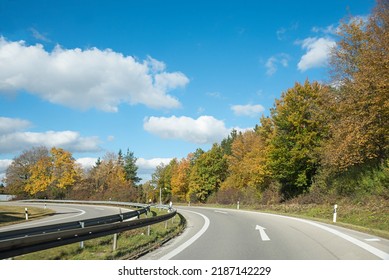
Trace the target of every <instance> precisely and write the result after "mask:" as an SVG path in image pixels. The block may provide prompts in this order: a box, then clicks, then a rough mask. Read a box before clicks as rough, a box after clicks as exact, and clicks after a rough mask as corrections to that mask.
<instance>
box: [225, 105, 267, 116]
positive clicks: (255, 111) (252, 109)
mask: <svg viewBox="0 0 389 280" xmlns="http://www.w3.org/2000/svg"><path fill="white" fill-rule="evenodd" d="M231 109H232V111H233V112H234V114H235V115H237V116H248V117H257V116H258V115H259V114H260V113H263V112H264V111H265V108H264V107H263V106H262V105H260V104H258V105H252V104H247V105H233V106H231Z"/></svg>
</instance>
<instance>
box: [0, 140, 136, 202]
mask: <svg viewBox="0 0 389 280" xmlns="http://www.w3.org/2000/svg"><path fill="white" fill-rule="evenodd" d="M136 160H137V158H136V157H135V156H134V153H133V152H130V151H129V150H127V153H126V154H123V152H122V151H121V150H119V152H118V153H117V154H115V153H106V155H105V156H104V157H103V159H100V158H98V159H97V161H96V163H95V164H94V166H93V167H92V168H90V169H89V170H85V169H83V168H82V167H81V165H80V164H78V163H77V162H76V160H75V159H74V158H73V156H72V154H71V153H70V152H69V151H66V150H64V149H61V148H56V147H53V148H51V149H50V150H49V149H47V148H46V147H34V148H32V149H30V150H26V151H23V152H22V153H21V154H20V155H19V156H18V157H16V158H14V160H13V161H12V163H11V165H10V166H9V167H8V168H7V170H6V178H5V183H6V188H7V192H8V193H11V194H14V195H17V196H18V197H19V198H49V199H64V198H70V199H80V200H121V201H138V200H139V199H141V197H142V192H141V188H138V185H137V184H138V183H139V182H140V180H141V178H139V177H138V176H137V170H138V167H137V166H136Z"/></svg>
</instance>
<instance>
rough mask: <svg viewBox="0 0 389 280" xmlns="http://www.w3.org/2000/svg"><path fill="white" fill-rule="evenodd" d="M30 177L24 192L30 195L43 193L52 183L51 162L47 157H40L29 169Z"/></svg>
mask: <svg viewBox="0 0 389 280" xmlns="http://www.w3.org/2000/svg"><path fill="white" fill-rule="evenodd" d="M29 171H30V174H31V175H30V177H29V178H28V180H27V183H26V185H25V187H24V190H25V191H26V192H28V193H29V194H31V195H35V194H38V193H40V192H45V191H46V190H47V189H48V188H49V187H50V185H51V184H52V182H53V176H52V161H51V157H50V156H49V155H47V156H43V157H41V158H40V159H39V160H38V161H37V162H36V163H35V164H34V165H32V166H31V167H30V170H29Z"/></svg>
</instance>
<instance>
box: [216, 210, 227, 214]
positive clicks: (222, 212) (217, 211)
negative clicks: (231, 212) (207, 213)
mask: <svg viewBox="0 0 389 280" xmlns="http://www.w3.org/2000/svg"><path fill="white" fill-rule="evenodd" d="M215 213H221V214H228V213H227V212H224V211H219V210H215Z"/></svg>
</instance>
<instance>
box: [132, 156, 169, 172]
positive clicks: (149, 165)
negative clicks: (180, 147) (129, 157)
mask: <svg viewBox="0 0 389 280" xmlns="http://www.w3.org/2000/svg"><path fill="white" fill-rule="evenodd" d="M171 160H172V158H152V159H145V158H138V159H137V160H136V165H137V166H138V173H139V174H151V173H153V172H154V170H155V168H156V167H157V166H158V165H160V164H161V163H163V164H169V162H170V161H171Z"/></svg>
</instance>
